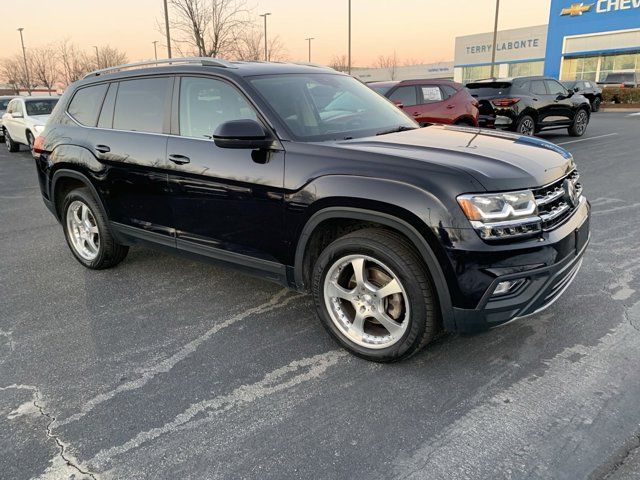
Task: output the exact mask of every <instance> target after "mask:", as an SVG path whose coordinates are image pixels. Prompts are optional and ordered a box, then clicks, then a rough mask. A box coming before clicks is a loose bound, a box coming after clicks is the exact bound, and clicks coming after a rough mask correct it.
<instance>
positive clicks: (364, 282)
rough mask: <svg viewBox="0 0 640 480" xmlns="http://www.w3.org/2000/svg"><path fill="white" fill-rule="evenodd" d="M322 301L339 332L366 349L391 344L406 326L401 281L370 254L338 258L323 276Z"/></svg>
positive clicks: (405, 311) (407, 306)
mask: <svg viewBox="0 0 640 480" xmlns="http://www.w3.org/2000/svg"><path fill="white" fill-rule="evenodd" d="M324 300H325V305H326V307H327V310H328V312H329V316H330V317H331V320H332V322H333V324H334V325H335V326H336V327H337V329H338V330H339V331H340V333H342V334H343V335H344V336H345V337H346V338H348V339H349V340H351V341H352V342H354V343H356V344H358V345H360V346H363V347H366V348H371V349H381V348H386V347H390V346H392V345H394V344H395V343H397V342H398V341H399V340H400V339H401V338H402V337H403V335H404V333H405V332H406V330H407V327H408V325H409V318H410V317H409V315H410V311H409V302H408V297H407V293H406V291H405V289H404V287H403V285H402V283H401V282H400V280H399V278H398V277H397V275H395V274H394V273H393V271H392V270H391V269H390V268H389V267H387V266H386V265H384V264H383V263H382V262H380V261H379V260H376V259H374V258H372V257H370V256H366V255H348V256H345V257H342V258H340V259H339V260H337V261H336V262H335V263H334V264H333V265H332V266H331V267H330V268H329V270H328V272H327V275H326V276H325V280H324Z"/></svg>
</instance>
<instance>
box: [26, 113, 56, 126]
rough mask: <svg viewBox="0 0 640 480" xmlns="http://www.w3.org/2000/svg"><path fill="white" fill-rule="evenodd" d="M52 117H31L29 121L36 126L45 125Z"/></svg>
mask: <svg viewBox="0 0 640 480" xmlns="http://www.w3.org/2000/svg"><path fill="white" fill-rule="evenodd" d="M50 116H51V115H29V119H30V120H31V121H32V122H33V123H34V125H44V124H45V123H47V120H49V117H50Z"/></svg>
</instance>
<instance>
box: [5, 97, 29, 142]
mask: <svg viewBox="0 0 640 480" xmlns="http://www.w3.org/2000/svg"><path fill="white" fill-rule="evenodd" d="M7 113H9V115H7V117H6V118H5V120H4V122H3V123H4V126H5V128H6V129H7V131H8V132H9V135H10V136H11V138H12V139H13V141H14V142H19V143H26V142H27V138H26V135H25V128H24V115H25V113H26V112H25V110H24V101H23V100H22V99H20V98H14V99H13V100H11V103H10V104H9V108H8V109H7ZM15 114H22V116H21V117H17V118H16V117H14V116H13V115H15Z"/></svg>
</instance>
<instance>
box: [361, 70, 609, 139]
mask: <svg viewBox="0 0 640 480" xmlns="http://www.w3.org/2000/svg"><path fill="white" fill-rule="evenodd" d="M368 86H369V87H370V88H372V89H373V90H375V91H376V92H378V93H380V94H381V95H383V96H385V97H386V98H388V99H389V100H391V101H392V102H393V103H394V104H395V105H396V106H397V107H398V108H400V109H401V110H403V111H404V112H405V114H407V116H409V117H411V118H413V119H414V120H416V121H417V122H418V123H419V124H420V125H422V126H424V125H428V124H432V123H439V124H453V125H466V126H474V127H475V126H480V127H484V128H499V129H506V130H510V131H513V132H516V133H519V134H521V135H535V134H536V133H537V132H539V131H541V130H550V129H560V128H566V129H567V130H568V132H569V134H570V135H573V136H581V135H583V134H584V132H585V131H586V129H587V125H588V124H589V118H590V115H591V112H592V111H597V109H598V108H599V106H600V102H601V100H602V96H601V93H600V92H599V91H598V90H595V89H594V90H593V91H592V90H591V84H590V83H589V82H576V84H575V85H572V86H571V87H570V88H566V87H565V86H564V85H562V84H561V83H560V82H558V81H557V80H554V79H553V78H547V77H539V76H535V77H515V78H498V79H487V80H480V81H477V82H472V83H469V84H467V86H466V88H465V87H464V86H462V85H461V84H459V83H456V82H452V81H449V80H405V81H401V82H372V83H369V84H368ZM583 93H584V95H583ZM587 96H590V97H591V98H587Z"/></svg>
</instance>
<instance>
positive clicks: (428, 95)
mask: <svg viewBox="0 0 640 480" xmlns="http://www.w3.org/2000/svg"><path fill="white" fill-rule="evenodd" d="M420 93H421V95H422V102H421V103H434V102H441V101H442V100H444V98H443V97H442V90H440V87H438V86H437V85H422V86H421V87H420Z"/></svg>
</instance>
